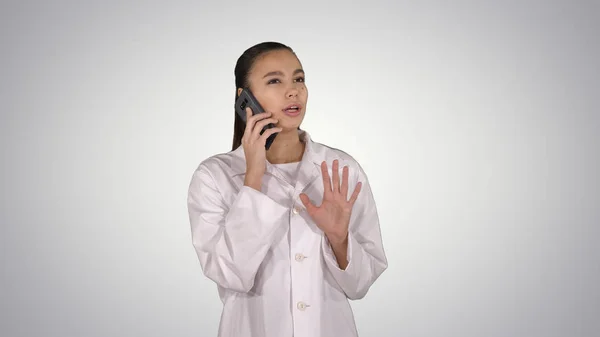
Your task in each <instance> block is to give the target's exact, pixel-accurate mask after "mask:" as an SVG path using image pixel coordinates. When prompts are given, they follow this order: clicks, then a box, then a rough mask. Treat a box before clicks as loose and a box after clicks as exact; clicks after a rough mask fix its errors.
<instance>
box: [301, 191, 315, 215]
mask: <svg viewBox="0 0 600 337" xmlns="http://www.w3.org/2000/svg"><path fill="white" fill-rule="evenodd" d="M300 201H302V204H303V205H304V207H305V208H306V211H307V212H308V214H313V213H314V212H315V211H316V210H317V206H315V205H314V204H313V203H312V202H311V201H310V199H309V198H308V195H306V194H305V193H300Z"/></svg>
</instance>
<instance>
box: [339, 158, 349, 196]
mask: <svg viewBox="0 0 600 337" xmlns="http://www.w3.org/2000/svg"><path fill="white" fill-rule="evenodd" d="M340 193H341V194H342V195H343V196H344V200H345V199H347V198H348V166H344V169H343V170H342V187H341V189H340Z"/></svg>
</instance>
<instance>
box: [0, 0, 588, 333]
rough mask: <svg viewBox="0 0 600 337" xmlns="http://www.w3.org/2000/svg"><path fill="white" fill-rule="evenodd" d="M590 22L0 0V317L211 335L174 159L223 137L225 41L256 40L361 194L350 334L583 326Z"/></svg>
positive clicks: (402, 7)
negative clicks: (281, 67)
mask: <svg viewBox="0 0 600 337" xmlns="http://www.w3.org/2000/svg"><path fill="white" fill-rule="evenodd" d="M599 22H600V6H599V4H598V1H596V2H583V1H580V2H572V1H571V2H569V1H562V2H557V1H550V2H548V1H536V2H533V1H525V2H524V1H502V2H501V1H496V2H492V1H489V2H481V1H480V2H474V1H473V2H465V1H455V2H452V3H450V2H442V1H439V2H432V1H425V2H405V1H389V2H387V3H385V2H382V1H368V2H365V1H360V2H356V3H354V4H352V3H351V2H350V1H343V2H337V3H334V2H331V1H318V2H308V1H296V2H276V1H273V2H256V1H246V2H243V3H239V4H235V3H228V2H218V3H217V2H216V1H215V2H214V3H212V4H207V3H206V2H202V1H188V2H181V1H174V2H170V3H169V4H167V2H142V1H139V2H134V1H112V2H107V1H54V2H53V3H51V2H49V1H48V2H46V1H37V2H32V1H9V2H6V1H3V2H2V5H0V29H1V35H0V42H1V43H0V45H1V48H2V53H1V54H0V58H1V62H0V108H1V112H2V115H1V119H0V131H1V132H0V139H1V147H0V151H1V152H0V154H1V158H2V165H1V166H0V170H1V171H0V173H1V175H0V179H1V180H0V182H1V188H0V193H1V194H0V195H1V198H2V202H1V209H0V211H1V218H0V219H1V224H2V226H1V232H0V251H1V254H0V259H1V268H2V269H1V271H2V274H1V275H2V277H1V279H0V282H1V286H0V309H1V311H2V313H1V318H0V335H1V336H6V337H21V336H32V337H33V336H36V337H37V336H44V337H46V336H47V337H50V336H56V337H65V336H73V337H82V336H86V337H87V336H90V337H91V336H94V337H96V336H98V337H104V336H190V337H191V336H215V335H216V331H217V325H218V321H219V315H220V311H221V303H220V302H219V299H218V295H217V289H216V287H215V285H214V284H213V283H212V281H209V280H208V279H206V278H205V277H204V276H203V275H202V272H201V269H200V266H199V263H198V262H197V258H196V256H195V253H194V251H193V248H192V244H191V238H190V230H189V222H188V218H187V208H186V193H187V188H188V183H189V180H190V178H191V174H192V172H193V170H194V169H195V168H196V166H197V165H198V163H199V162H200V161H201V160H203V159H204V158H206V157H208V156H210V155H213V154H215V153H219V152H225V151H228V150H229V149H230V146H231V137H232V128H233V117H232V114H233V111H232V99H233V95H234V90H235V88H234V83H233V68H234V64H235V61H236V59H237V57H238V56H239V55H240V54H241V52H242V51H243V50H244V49H245V48H247V47H249V46H251V45H253V44H255V43H257V42H261V41H264V40H277V41H282V42H284V43H286V44H289V45H290V46H292V47H293V48H294V49H295V50H296V51H297V53H298V55H299V56H300V58H301V61H302V62H303V64H304V67H305V69H306V72H307V84H308V87H309V92H310V96H309V104H308V111H307V116H306V119H305V122H304V124H303V128H304V129H306V130H308V131H309V132H311V134H312V135H313V137H314V138H315V140H317V141H319V142H323V143H326V144H328V145H331V146H334V147H338V148H341V149H343V150H345V151H347V152H349V153H350V154H352V155H354V156H355V157H356V158H357V159H358V160H359V161H360V162H361V163H362V165H363V166H364V168H365V169H366V171H367V173H368V175H369V177H370V181H371V184H372V187H373V190H374V193H375V197H376V200H377V202H378V206H379V210H380V215H381V224H382V230H383V236H384V243H385V245H386V250H387V254H388V256H389V263H390V266H389V269H388V270H387V271H386V273H384V275H383V276H382V277H381V278H380V279H379V281H378V282H377V283H376V284H375V286H374V287H373V288H372V289H371V292H370V293H369V294H368V295H367V297H366V298H365V299H363V300H361V301H358V302H353V307H354V309H355V313H356V319H357V322H358V329H359V331H360V333H361V336H385V337H403V336H411V337H413V336H420V337H441V336H444V337H445V336H457V337H458V336H461V337H467V336H468V337H483V336H485V337H496V336H497V337H500V336H502V337H515V336H519V337H531V336H540V337H542V336H543V337H554V336H556V337H577V336H582V337H595V336H599V335H600V321H599V318H600V286H599V285H600V248H598V245H597V241H598V239H599V238H600V230H599V222H600V211H599V205H600V197H599V192H598V188H599V187H600V186H599V181H598V172H600V167H599V166H600V164H599V163H600V149H599V147H598V143H600V135H599V132H600V117H599V113H600V109H599V108H600V105H599V104H598V97H599V96H600V90H599V82H600V81H599V77H600V72H599V61H598V60H599V59H600V43H599V41H600V39H599V38H598V33H599V32H600V23H599ZM282 337H283V336H282Z"/></svg>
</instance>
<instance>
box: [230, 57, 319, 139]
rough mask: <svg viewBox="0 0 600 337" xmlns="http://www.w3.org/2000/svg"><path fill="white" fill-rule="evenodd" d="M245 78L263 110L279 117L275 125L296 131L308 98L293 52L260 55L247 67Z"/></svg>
mask: <svg viewBox="0 0 600 337" xmlns="http://www.w3.org/2000/svg"><path fill="white" fill-rule="evenodd" d="M248 81H249V83H250V91H252V93H253V94H254V96H255V97H256V99H257V100H258V101H259V103H260V105H261V106H262V107H263V109H264V110H265V111H268V112H271V113H272V114H273V117H274V118H276V119H277V120H279V122H278V123H277V126H278V127H280V128H282V129H283V130H282V132H286V131H288V132H289V131H292V130H293V131H296V129H297V128H298V127H299V126H300V124H301V123H302V120H303V119H304V113H305V111H306V102H307V100H308V90H307V89H306V84H305V83H304V71H303V70H302V65H301V64H300V62H299V61H298V59H297V58H296V55H294V54H293V53H292V52H290V51H288V50H275V51H270V52H268V53H266V54H264V55H262V56H261V57H259V58H258V59H257V60H256V61H255V63H254V65H253V67H252V69H251V70H250V74H249V76H248ZM238 90H239V89H238ZM238 94H239V92H238Z"/></svg>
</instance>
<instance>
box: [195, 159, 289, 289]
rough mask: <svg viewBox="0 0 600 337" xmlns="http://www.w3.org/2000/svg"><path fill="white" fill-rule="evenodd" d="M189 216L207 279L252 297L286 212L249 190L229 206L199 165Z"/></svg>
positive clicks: (271, 201)
mask: <svg viewBox="0 0 600 337" xmlns="http://www.w3.org/2000/svg"><path fill="white" fill-rule="evenodd" d="M188 212H189V218H190V225H191V232H192V242H193V246H194V249H195V251H196V254H197V255H198V259H199V261H200V265H201V268H202V270H203V272H204V274H205V275H206V276H207V277H208V278H210V279H211V280H213V281H214V282H216V283H217V284H218V285H219V286H221V287H223V288H227V289H231V290H234V291H238V292H248V291H250V290H251V289H252V287H253V286H254V278H255V275H256V272H257V270H258V268H259V266H260V264H261V262H262V261H263V260H264V258H265V256H266V254H267V252H268V250H269V248H270V247H271V244H272V242H273V239H274V235H275V234H276V232H277V227H278V226H280V225H281V224H282V223H285V217H286V216H287V215H288V214H287V213H288V210H287V208H285V207H283V206H282V205H280V204H278V203H277V202H275V201H274V200H273V199H271V198H269V197H268V196H266V195H265V194H264V193H262V192H260V191H258V190H256V189H255V188H252V187H250V186H246V185H244V186H242V188H241V189H240V191H239V192H238V194H237V196H236V198H235V200H234V201H233V203H232V204H231V205H227V204H225V202H224V200H223V198H222V197H221V194H220V192H219V190H218V187H217V183H216V182H215V180H214V179H213V176H212V175H211V173H210V171H209V170H208V168H207V167H206V166H205V165H200V166H199V167H198V169H197V170H196V171H195V172H194V175H193V177H192V181H191V183H190V187H189V192H188Z"/></svg>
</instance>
